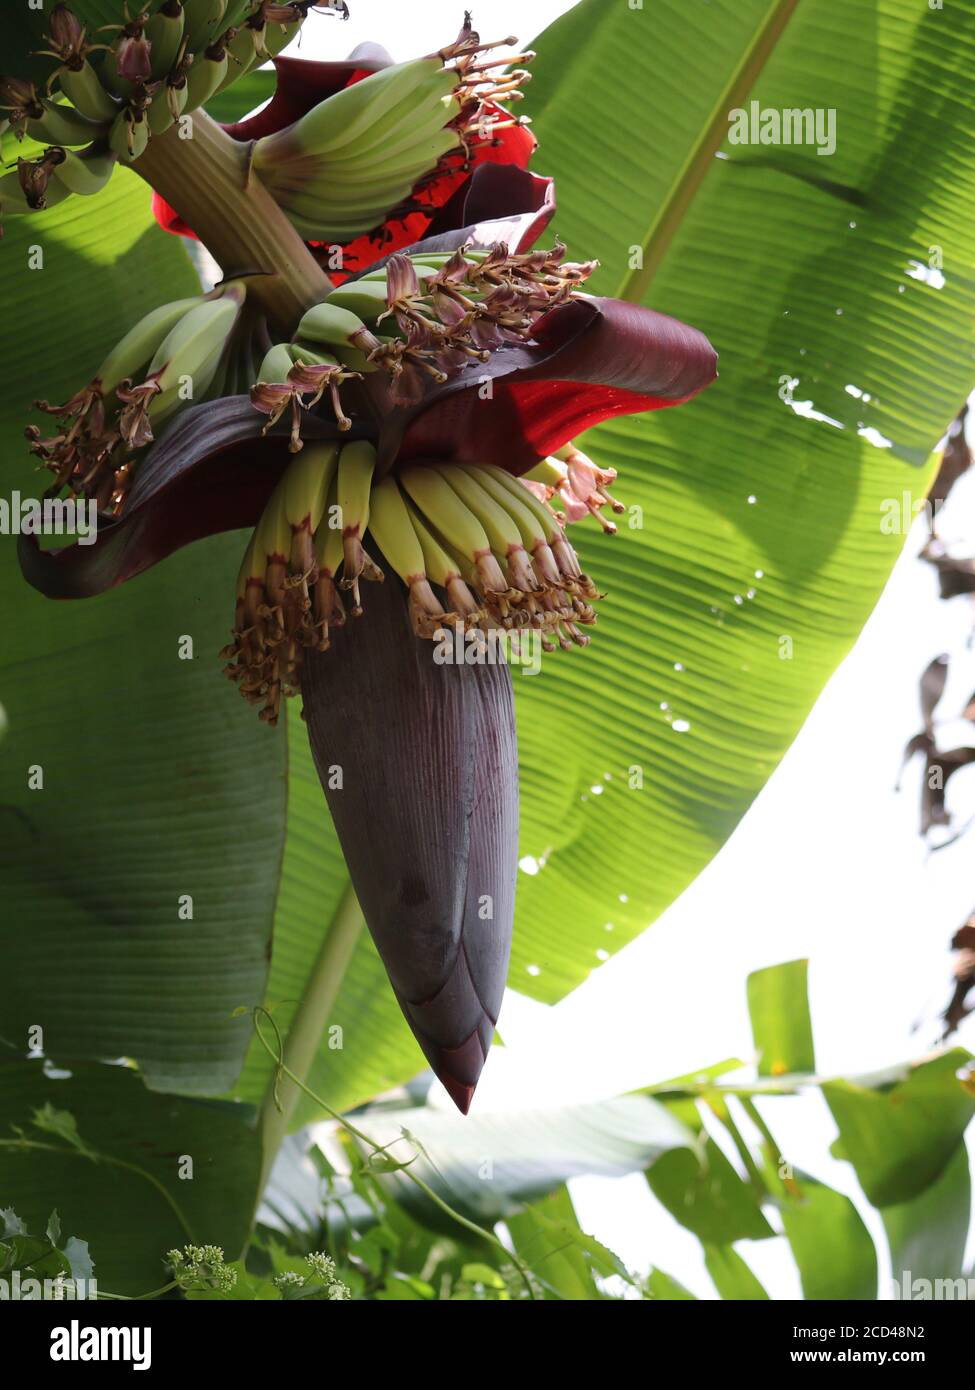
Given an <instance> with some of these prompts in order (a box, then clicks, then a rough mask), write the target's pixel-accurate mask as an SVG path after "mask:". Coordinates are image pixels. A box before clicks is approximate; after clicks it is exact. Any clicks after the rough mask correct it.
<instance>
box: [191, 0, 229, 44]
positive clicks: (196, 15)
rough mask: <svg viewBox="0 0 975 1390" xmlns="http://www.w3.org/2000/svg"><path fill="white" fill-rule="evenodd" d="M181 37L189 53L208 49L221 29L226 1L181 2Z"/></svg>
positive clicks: (195, 0) (199, 0)
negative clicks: (182, 26)
mask: <svg viewBox="0 0 975 1390" xmlns="http://www.w3.org/2000/svg"><path fill="white" fill-rule="evenodd" d="M183 10H184V12H185V15H184V28H183V36H184V38H185V39H186V46H187V48H188V50H189V52H190V53H200V52H202V50H203V49H205V48H209V46H210V44H212V43H213V41H214V40H215V39H216V37H217V35H218V34H219V33H220V32H221V29H222V27H223V19H224V15H225V14H226V12H227V0H183Z"/></svg>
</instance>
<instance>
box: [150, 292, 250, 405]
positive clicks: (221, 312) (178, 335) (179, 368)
mask: <svg viewBox="0 0 975 1390" xmlns="http://www.w3.org/2000/svg"><path fill="white" fill-rule="evenodd" d="M244 293H245V292H244V290H243V288H242V287H240V286H237V285H230V286H228V287H227V288H226V289H225V290H224V292H223V294H222V295H221V296H220V298H219V299H207V300H204V302H203V303H202V304H198V305H197V306H196V308H194V309H191V310H190V311H189V313H188V314H186V315H184V317H183V318H182V319H180V321H179V323H177V324H176V326H175V328H173V329H172V331H171V332H170V334H169V336H168V337H167V338H166V339H165V341H164V342H163V343H161V344H160V346H159V348H158V350H157V352H156V355H155V357H154V358H153V359H152V361H151V362H150V363H149V371H148V374H147V375H148V376H149V377H155V378H156V380H157V381H158V383H159V387H160V393H159V395H157V396H156V397H155V399H154V400H153V401H152V403H151V404H150V406H149V416H150V418H151V419H161V418H164V417H165V416H166V415H168V414H169V412H170V411H171V410H173V409H175V408H177V407H178V406H179V405H180V404H182V403H184V402H185V401H186V400H187V399H189V400H202V399H203V397H204V395H205V394H206V391H207V387H208V386H209V384H210V382H211V381H212V380H213V377H214V375H215V374H216V371H217V367H218V366H219V364H220V354H221V353H222V351H223V347H224V344H225V343H226V341H227V338H228V337H229V336H230V333H231V331H232V330H233V327H234V324H235V323H236V322H237V316H238V314H239V313H240V308H241V305H242V304H243V302H244ZM184 378H189V380H190V385H191V390H192V395H191V396H190V397H188V398H187V397H185V396H182V395H180V392H181V391H183V389H184V386H183V379H184Z"/></svg>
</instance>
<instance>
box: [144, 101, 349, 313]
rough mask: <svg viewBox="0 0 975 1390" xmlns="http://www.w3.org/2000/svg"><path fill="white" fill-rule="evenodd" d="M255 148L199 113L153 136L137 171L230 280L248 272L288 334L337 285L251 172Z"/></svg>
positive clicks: (253, 289) (257, 295)
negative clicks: (193, 234)
mask: <svg viewBox="0 0 975 1390" xmlns="http://www.w3.org/2000/svg"><path fill="white" fill-rule="evenodd" d="M181 132H190V133H183V134H181ZM251 150H252V146H251V145H247V144H242V143H240V142H239V141H236V140H232V139H231V137H230V136H229V135H227V133H226V132H225V131H224V130H223V129H222V127H221V126H219V125H218V124H217V122H216V121H214V120H212V119H211V118H210V117H209V116H208V115H207V114H206V112H205V111H203V110H199V111H195V112H194V113H193V115H192V117H190V124H189V125H184V123H183V122H181V121H177V123H176V124H175V125H173V126H170V128H169V130H167V131H166V132H165V134H163V135H158V136H156V137H154V138H153V139H152V140H150V142H149V145H148V147H147V149H146V152H145V154H143V155H142V156H140V158H139V159H137V160H135V162H134V163H133V165H132V168H133V169H134V170H135V172H136V173H137V174H138V175H139V176H140V178H143V179H145V181H146V183H148V184H149V185H150V186H151V187H152V188H154V189H155V190H156V192H157V193H159V194H161V195H162V197H163V198H165V199H166V201H167V203H169V204H170V206H171V207H174V208H175V209H176V211H177V212H178V213H179V215H180V216H181V217H182V218H183V220H184V221H185V222H187V223H188V224H189V226H191V227H192V228H193V230H194V231H195V232H196V234H197V236H198V237H199V238H200V240H201V241H202V242H203V244H204V246H205V247H206V248H207V250H208V251H209V252H210V253H211V255H212V256H213V257H214V258H215V260H216V261H217V262H218V263H219V265H220V268H221V270H222V271H223V273H224V276H225V277H226V278H228V279H230V278H233V277H236V276H240V275H245V276H248V277H249V278H248V284H247V288H248V295H249V297H250V298H251V300H252V302H253V301H254V300H256V301H257V302H258V303H259V304H260V306H261V307H262V308H263V310H264V312H265V314H266V315H267V317H268V320H269V322H270V324H271V329H272V333H273V332H275V331H277V332H278V333H279V334H280V335H281V336H285V337H290V336H291V334H292V332H293V331H294V329H295V328H296V327H297V324H298V321H299V319H300V318H301V316H302V315H303V314H304V312H305V310H306V309H308V308H310V307H311V305H312V304H318V303H320V302H321V301H322V300H323V299H324V298H325V296H326V295H327V294H328V292H329V291H330V290H331V289H332V282H331V281H330V280H329V278H328V276H327V275H326V274H325V272H324V271H323V270H322V268H321V266H319V264H318V262H317V261H316V260H315V258H314V256H313V255H312V254H311V252H310V251H309V250H308V248H307V246H306V245H305V243H304V242H303V241H302V239H301V237H300V235H299V234H298V232H296V231H295V229H294V227H293V226H292V225H291V223H290V222H289V221H288V219H287V217H286V216H285V214H284V213H283V212H282V210H281V209H280V208H279V207H278V205H277V203H276V202H275V201H274V199H273V198H272V197H271V195H270V193H269V192H268V191H267V189H266V188H265V187H264V185H263V184H262V183H261V181H260V179H259V178H258V177H257V176H256V174H254V173H253V171H252V170H251Z"/></svg>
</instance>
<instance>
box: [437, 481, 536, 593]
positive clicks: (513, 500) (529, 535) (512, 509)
mask: <svg viewBox="0 0 975 1390" xmlns="http://www.w3.org/2000/svg"><path fill="white" fill-rule="evenodd" d="M457 466H459V468H460V471H461V472H463V473H467V474H469V475H470V477H471V478H473V479H474V481H475V482H476V483H477V484H478V486H480V487H482V488H483V489H484V491H485V492H486V493H488V495H489V496H490V497H492V498H493V499H494V501H495V502H497V503H498V505H499V506H501V507H503V508H504V510H505V511H506V512H507V513H508V514H509V515H510V516H511V517H512V519H513V520H514V522H515V525H516V526H517V527H518V532H519V534H520V536H521V540H522V544H523V545H524V547H525V549H526V550H527V551H528V553H529V554H530V555H531V557H532V563H533V565H534V566H535V568H536V569H537V570H538V571H539V573H540V574H541V575H542V577H543V578H544V579H545V580H546V582H547V583H549V584H558V583H559V582H560V580H561V577H562V576H561V575H560V573H559V567H558V563H557V561H556V559H555V556H554V555H553V554H552V551H551V549H550V548H549V544H548V535H547V534H546V531H547V528H546V526H545V525H544V524H543V522H542V520H541V518H540V517H539V516H538V515H537V514H536V512H535V511H534V510H533V509H532V508H531V507H529V506H528V503H527V501H526V499H527V498H529V497H530V496H531V493H530V492H529V491H528V489H527V488H526V487H523V486H522V485H521V483H519V482H518V481H517V479H515V478H511V481H512V482H513V483H514V484H515V488H517V489H518V492H519V493H521V494H522V495H521V496H518V495H517V494H516V493H515V491H514V489H512V488H508V487H507V486H506V485H505V484H504V483H503V482H501V481H499V479H498V478H497V476H496V474H497V473H501V472H503V471H504V470H503V469H500V468H498V469H494V468H490V469H489V468H488V467H486V466H484V465H479V464H460V465H457ZM505 476H506V477H509V478H510V477H511V475H510V474H506V475H505ZM535 500H536V501H537V499H535ZM539 506H541V503H539ZM551 522H552V525H553V526H558V523H557V522H556V520H555V518H554V516H553V517H551Z"/></svg>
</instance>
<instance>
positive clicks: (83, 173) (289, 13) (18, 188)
mask: <svg viewBox="0 0 975 1390" xmlns="http://www.w3.org/2000/svg"><path fill="white" fill-rule="evenodd" d="M311 5H312V0H290V3H280V2H279V0H144V3H140V0H131V3H130V0H119V6H118V9H119V22H118V23H117V24H111V25H106V26H103V27H102V29H99V30H98V31H96V32H95V33H89V31H88V30H87V28H86V26H85V25H84V24H83V23H82V21H81V20H80V19H79V18H78V16H77V15H76V14H75V13H74V12H73V11H72V9H71V7H70V5H68V4H57V5H55V6H54V8H53V10H52V11H51V15H50V20H49V23H48V33H47V38H46V45H45V47H44V48H43V49H41V50H40V54H41V55H43V56H45V57H48V58H54V59H56V60H57V63H58V66H57V67H56V68H55V70H54V71H53V72H52V74H51V77H50V80H49V82H48V84H47V90H46V91H45V92H41V91H39V90H38V89H37V87H36V86H35V85H34V83H32V82H28V81H25V80H23V79H20V78H0V111H3V112H4V113H5V115H4V119H3V121H2V122H0V128H2V129H4V130H6V129H9V130H11V131H12V132H13V133H14V134H15V135H16V136H17V137H18V138H20V139H22V138H23V137H24V136H25V135H28V136H30V137H31V139H33V140H36V141H38V142H40V143H41V144H43V145H46V146H48V149H47V150H46V151H45V153H44V155H43V156H42V157H41V158H39V159H23V160H20V161H18V167H17V169H16V171H15V172H13V173H11V174H7V175H6V176H4V177H3V178H0V212H2V213H3V214H6V215H16V214H18V213H27V212H36V211H39V210H41V209H43V208H45V207H53V206H55V205H56V204H57V203H58V202H60V201H61V199H62V198H65V197H67V196H68V195H69V194H71V193H80V194H83V195H86V194H93V193H98V192H100V191H101V189H102V188H103V187H104V185H105V184H106V183H107V182H108V179H109V178H110V177H111V174H112V170H113V168H114V165H115V163H116V161H119V160H121V161H123V162H131V161H132V160H135V159H138V158H139V156H140V155H141V154H143V153H144V152H145V149H146V147H147V145H148V143H149V141H150V140H151V138H152V137H153V136H154V135H161V134H162V133H163V132H164V131H166V130H168V129H169V127H170V126H171V125H173V123H174V122H175V121H176V120H178V119H179V118H180V116H183V115H186V114H189V113H190V112H192V111H194V110H196V109H197V107H200V106H203V105H204V103H206V102H207V101H209V100H210V98H211V97H213V96H214V95H215V94H216V93H217V92H219V91H222V90H223V89H224V88H225V87H228V86H230V84H231V83H233V82H236V81H237V79H238V78H239V77H242V76H244V75H245V74H246V73H248V72H250V71H251V69H252V68H255V67H259V66H260V65H261V64H263V63H266V62H267V61H268V60H269V59H270V58H273V57H274V56H275V55H276V54H277V53H279V52H280V51H281V50H282V49H283V48H284V47H285V45H286V44H288V43H290V42H291V40H292V38H293V37H294V36H295V34H296V33H297V32H298V30H299V28H300V27H301V24H302V23H303V21H304V19H305V17H306V15H307V12H308V10H309V9H310V8H311ZM318 7H319V8H334V9H342V8H343V7H342V6H341V5H331V4H329V3H328V0H326V4H325V5H322V4H321V3H320V0H319V4H318ZM55 88H59V89H60V97H59V98H58V97H56V96H55V95H52V94H53V93H54V92H55ZM74 151H79V152H78V153H75V152H74Z"/></svg>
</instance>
